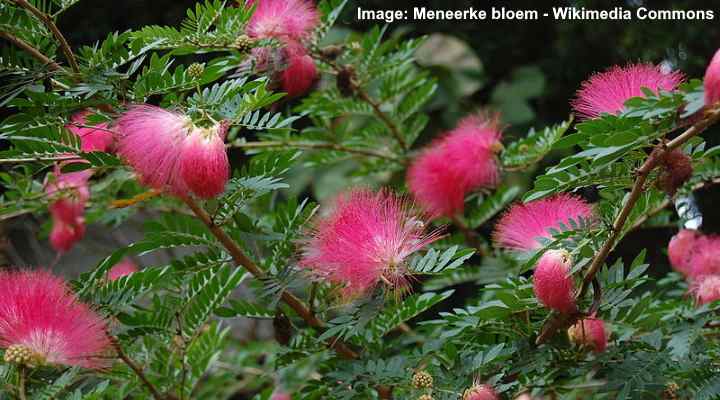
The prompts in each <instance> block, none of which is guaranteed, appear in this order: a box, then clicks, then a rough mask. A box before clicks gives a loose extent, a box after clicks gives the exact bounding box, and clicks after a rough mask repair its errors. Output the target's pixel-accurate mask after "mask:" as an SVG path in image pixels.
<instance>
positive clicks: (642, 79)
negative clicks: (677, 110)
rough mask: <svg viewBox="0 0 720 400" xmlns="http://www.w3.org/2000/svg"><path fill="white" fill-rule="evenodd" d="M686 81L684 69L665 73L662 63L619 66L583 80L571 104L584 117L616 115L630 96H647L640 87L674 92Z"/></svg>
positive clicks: (654, 90)
mask: <svg viewBox="0 0 720 400" xmlns="http://www.w3.org/2000/svg"><path fill="white" fill-rule="evenodd" d="M683 80H684V76H683V74H682V73H681V72H678V71H674V72H669V73H666V72H664V71H663V70H662V68H661V67H660V66H655V65H652V64H628V65H626V66H617V65H616V66H614V67H612V68H610V69H608V70H607V71H605V72H601V73H596V74H594V75H593V76H591V77H590V78H589V79H588V80H586V81H585V82H583V83H582V87H581V88H580V90H578V92H577V98H576V99H575V100H574V101H573V102H572V107H573V110H574V111H575V113H577V114H578V115H579V116H580V118H584V119H591V118H597V117H599V116H600V115H601V114H603V113H607V114H617V113H619V112H620V111H622V109H623V107H624V106H625V102H626V101H627V100H629V99H630V98H632V97H644V94H643V92H642V90H641V88H648V89H650V90H652V91H653V92H655V93H657V92H659V91H660V90H664V91H672V90H675V89H676V88H677V87H678V86H679V85H680V83H682V81H683Z"/></svg>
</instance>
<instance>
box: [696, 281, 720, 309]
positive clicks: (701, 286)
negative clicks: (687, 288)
mask: <svg viewBox="0 0 720 400" xmlns="http://www.w3.org/2000/svg"><path fill="white" fill-rule="evenodd" d="M691 291H692V293H693V295H694V296H695V300H697V302H698V304H707V303H711V302H713V301H716V300H720V276H718V275H710V276H705V277H703V278H701V279H700V280H699V281H698V282H697V283H695V284H693V286H692V289H691Z"/></svg>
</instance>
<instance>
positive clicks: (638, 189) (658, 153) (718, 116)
mask: <svg viewBox="0 0 720 400" xmlns="http://www.w3.org/2000/svg"><path fill="white" fill-rule="evenodd" d="M718 121H720V106H718V107H715V108H713V109H711V110H709V111H707V112H706V114H705V117H704V118H703V119H702V120H700V121H699V122H697V123H695V124H694V125H693V126H691V127H690V128H688V129H687V130H686V131H685V132H683V133H681V134H680V135H678V137H676V138H675V139H673V140H671V141H669V142H667V144H660V145H658V146H656V147H655V148H654V149H653V151H652V152H651V153H650V155H649V156H648V158H647V159H646V160H645V162H644V163H643V164H642V165H641V166H640V168H638V169H637V171H635V182H634V183H633V186H632V189H631V190H630V195H629V197H628V200H627V202H626V203H625V205H623V208H622V209H621V210H620V213H619V214H618V216H617V218H616V219H615V222H614V223H613V225H612V228H611V233H610V236H609V237H608V238H607V240H606V241H605V243H604V244H603V246H602V247H601V248H600V251H599V252H598V253H597V255H596V256H595V258H594V259H593V261H592V263H591V264H590V267H589V268H588V271H587V273H586V274H585V277H584V278H583V282H582V285H581V286H580V290H578V292H577V295H576V299H578V300H579V299H581V298H582V297H583V296H584V295H585V293H586V292H587V290H588V288H589V286H590V285H591V284H592V282H593V280H594V279H595V275H596V274H597V272H598V271H599V270H600V268H601V267H602V265H603V264H604V263H605V260H606V259H607V257H608V256H609V255H610V252H611V251H612V250H613V248H614V247H615V243H616V242H617V241H618V239H619V238H620V236H622V234H623V227H624V226H625V223H626V222H627V220H628V217H629V216H630V213H631V212H632V210H633V208H634V207H635V204H636V203H637V201H638V200H639V199H640V196H642V194H643V192H644V191H645V182H646V181H647V178H648V176H649V175H650V172H652V170H653V169H655V167H657V166H658V164H659V163H660V160H661V159H662V156H663V155H664V154H665V153H667V152H670V151H673V150H675V149H677V148H678V147H680V146H682V145H683V144H685V143H686V142H687V141H688V140H690V139H692V138H693V137H695V136H696V135H698V134H699V133H700V132H702V131H704V130H705V129H707V127H709V126H710V125H712V124H714V123H716V122H718ZM575 319H577V315H566V314H563V315H560V316H558V317H556V318H551V319H550V320H549V321H548V323H546V324H545V326H543V329H542V331H541V333H540V335H539V336H538V338H537V341H536V343H538V344H540V343H544V342H545V341H547V340H549V339H550V338H551V337H552V336H553V335H554V334H555V332H556V331H557V330H558V329H561V328H564V327H567V325H568V324H569V323H571V321H573V320H575Z"/></svg>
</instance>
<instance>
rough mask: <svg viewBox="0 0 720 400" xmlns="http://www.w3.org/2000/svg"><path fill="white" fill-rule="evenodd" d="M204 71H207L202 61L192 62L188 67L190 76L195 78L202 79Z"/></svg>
mask: <svg viewBox="0 0 720 400" xmlns="http://www.w3.org/2000/svg"><path fill="white" fill-rule="evenodd" d="M203 72H205V64H201V63H192V64H190V66H189V67H188V69H187V74H188V76H189V77H191V78H193V79H200V77H202V74H203Z"/></svg>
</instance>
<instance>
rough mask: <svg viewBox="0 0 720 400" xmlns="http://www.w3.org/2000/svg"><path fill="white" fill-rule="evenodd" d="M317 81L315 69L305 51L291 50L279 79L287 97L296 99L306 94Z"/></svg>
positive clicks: (313, 63)
mask: <svg viewBox="0 0 720 400" xmlns="http://www.w3.org/2000/svg"><path fill="white" fill-rule="evenodd" d="M317 79H318V72H317V68H316V67H315V62H314V61H313V59H312V57H310V56H309V55H307V54H306V53H305V51H304V50H303V51H300V50H297V49H295V50H291V51H290V52H289V55H288V65H287V68H285V70H284V71H283V72H282V75H281V77H280V81H281V85H282V89H283V91H285V92H286V93H287V94H288V97H290V98H292V97H298V96H302V95H304V94H305V93H307V92H308V91H309V90H310V89H311V88H312V87H313V85H314V84H315V81H317Z"/></svg>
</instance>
